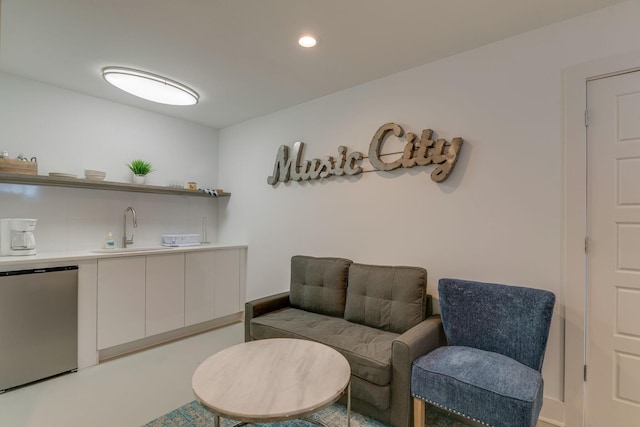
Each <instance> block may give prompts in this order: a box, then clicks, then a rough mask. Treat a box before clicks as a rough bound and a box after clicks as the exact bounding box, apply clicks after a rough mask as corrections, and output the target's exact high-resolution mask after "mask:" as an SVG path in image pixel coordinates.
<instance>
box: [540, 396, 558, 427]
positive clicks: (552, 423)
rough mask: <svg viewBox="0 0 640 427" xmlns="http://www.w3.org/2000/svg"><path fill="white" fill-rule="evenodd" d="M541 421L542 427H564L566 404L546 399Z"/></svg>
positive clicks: (541, 412)
mask: <svg viewBox="0 0 640 427" xmlns="http://www.w3.org/2000/svg"><path fill="white" fill-rule="evenodd" d="M539 421H540V427H564V402H561V401H559V400H557V399H551V398H549V397H545V398H544V402H543V404H542V411H540V417H539Z"/></svg>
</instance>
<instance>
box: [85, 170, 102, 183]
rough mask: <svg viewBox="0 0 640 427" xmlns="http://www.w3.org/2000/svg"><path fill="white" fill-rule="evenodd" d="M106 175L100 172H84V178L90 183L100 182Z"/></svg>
mask: <svg viewBox="0 0 640 427" xmlns="http://www.w3.org/2000/svg"><path fill="white" fill-rule="evenodd" d="M106 176H107V174H106V173H105V172H102V171H96V170H91V169H85V170H84V177H85V178H86V179H88V180H90V181H102V180H103V179H104V178H105V177H106Z"/></svg>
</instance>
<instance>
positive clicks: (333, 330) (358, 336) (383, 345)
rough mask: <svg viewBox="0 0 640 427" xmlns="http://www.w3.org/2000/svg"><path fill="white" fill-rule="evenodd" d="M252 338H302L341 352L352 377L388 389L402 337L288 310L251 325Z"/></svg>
mask: <svg viewBox="0 0 640 427" xmlns="http://www.w3.org/2000/svg"><path fill="white" fill-rule="evenodd" d="M251 336H252V337H253V338H254V339H265V338H301V339H308V340H312V341H317V342H319V343H322V344H326V345H328V346H330V347H333V348H334V349H336V350H337V351H338V352H340V353H341V354H342V355H343V356H344V357H345V358H346V359H347V361H348V362H349V365H350V366H351V374H352V375H354V376H356V377H359V378H362V379H364V380H367V381H369V382H371V383H374V384H377V385H380V386H385V385H387V384H389V382H390V381H391V344H392V342H393V340H394V339H395V338H396V337H398V334H395V333H392V332H385V331H382V330H379V329H375V328H370V327H368V326H364V325H359V324H356V323H351V322H348V321H346V320H344V319H341V318H337V317H331V316H325V315H322V314H317V313H311V312H308V311H304V310H299V309H296V308H285V309H282V310H278V311H275V312H271V313H269V314H266V315H264V316H260V317H257V318H255V319H253V320H252V321H251Z"/></svg>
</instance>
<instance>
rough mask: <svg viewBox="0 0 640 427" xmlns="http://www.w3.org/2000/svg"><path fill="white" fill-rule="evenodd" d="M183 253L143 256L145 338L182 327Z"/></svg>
mask: <svg viewBox="0 0 640 427" xmlns="http://www.w3.org/2000/svg"><path fill="white" fill-rule="evenodd" d="M184 256H185V254H184V253H180V254H167V255H151V256H147V275H146V285H147V292H146V315H145V320H146V322H145V325H146V326H145V335H146V336H147V337H149V336H152V335H156V334H160V333H162V332H167V331H172V330H174V329H178V328H182V327H183V326H184V271H185V270H184Z"/></svg>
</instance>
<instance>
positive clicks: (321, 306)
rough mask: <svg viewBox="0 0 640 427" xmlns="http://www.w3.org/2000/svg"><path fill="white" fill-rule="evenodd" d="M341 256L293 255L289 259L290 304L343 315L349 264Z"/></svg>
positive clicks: (313, 310)
mask: <svg viewBox="0 0 640 427" xmlns="http://www.w3.org/2000/svg"><path fill="white" fill-rule="evenodd" d="M352 262H353V261H351V260H348V259H344V258H314V257H310V256H302V255H296V256H294V257H292V258H291V288H290V293H289V301H290V303H291V306H293V307H296V308H299V309H302V310H306V311H311V312H313V313H319V314H325V315H327V316H335V317H343V316H344V307H345V299H346V289H347V276H348V274H349V266H350V265H351V263H352Z"/></svg>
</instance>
